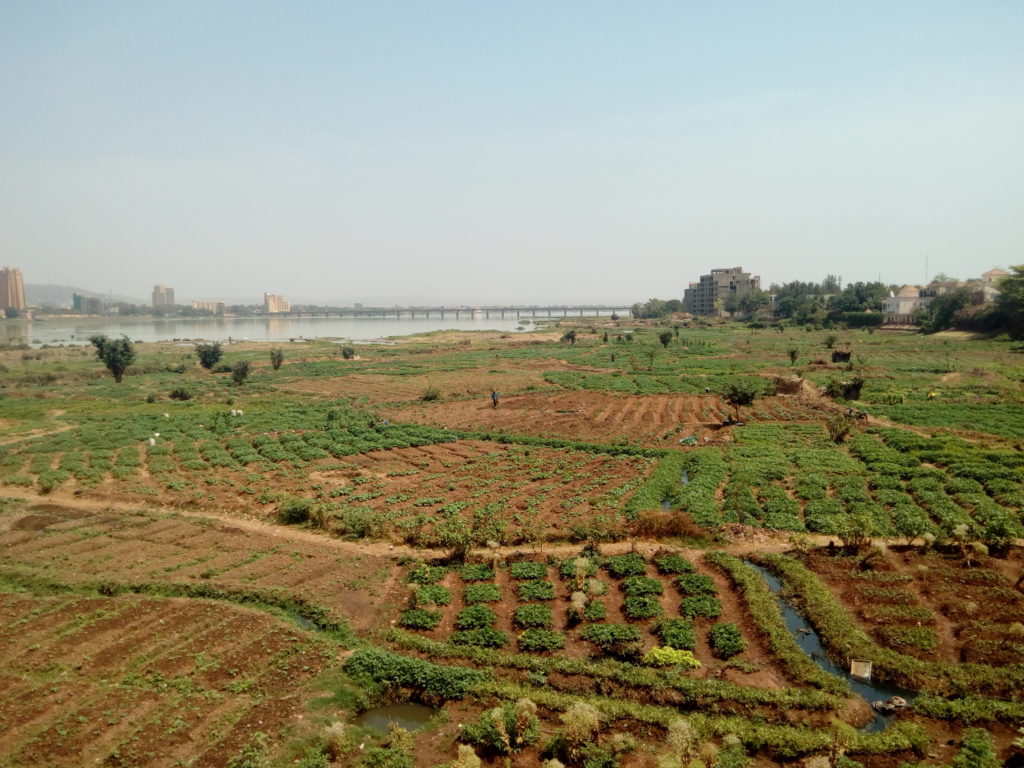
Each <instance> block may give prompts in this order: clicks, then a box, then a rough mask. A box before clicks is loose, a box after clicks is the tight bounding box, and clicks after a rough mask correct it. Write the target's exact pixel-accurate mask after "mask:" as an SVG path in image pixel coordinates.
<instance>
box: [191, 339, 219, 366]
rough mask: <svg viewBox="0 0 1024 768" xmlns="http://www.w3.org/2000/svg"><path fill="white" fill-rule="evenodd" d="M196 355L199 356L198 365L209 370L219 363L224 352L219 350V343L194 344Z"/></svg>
mask: <svg viewBox="0 0 1024 768" xmlns="http://www.w3.org/2000/svg"><path fill="white" fill-rule="evenodd" d="M196 354H197V355H198V356H199V364H200V365H201V366H203V368H205V369H206V370H210V369H211V368H213V366H215V365H216V364H217V363H219V362H220V359H221V358H222V357H223V356H224V350H223V349H221V346H220V342H216V341H215V342H213V343H212V344H196Z"/></svg>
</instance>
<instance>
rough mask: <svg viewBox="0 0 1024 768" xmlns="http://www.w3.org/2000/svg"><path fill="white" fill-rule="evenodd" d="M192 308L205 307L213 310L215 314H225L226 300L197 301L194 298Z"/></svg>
mask: <svg viewBox="0 0 1024 768" xmlns="http://www.w3.org/2000/svg"><path fill="white" fill-rule="evenodd" d="M192 309H205V310H206V311H207V312H212V313H213V314H215V315H223V314H224V302H223V301H196V300H195V299H193V300H192Z"/></svg>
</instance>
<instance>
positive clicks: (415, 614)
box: [399, 608, 441, 629]
mask: <svg viewBox="0 0 1024 768" xmlns="http://www.w3.org/2000/svg"><path fill="white" fill-rule="evenodd" d="M440 623H441V612H440V611H426V610H423V609H422V608H413V609H412V610H411V611H405V612H403V613H402V618H401V619H400V620H399V624H401V625H402V626H403V627H409V628H410V629H433V628H434V627H436V626H437V625H438V624H440Z"/></svg>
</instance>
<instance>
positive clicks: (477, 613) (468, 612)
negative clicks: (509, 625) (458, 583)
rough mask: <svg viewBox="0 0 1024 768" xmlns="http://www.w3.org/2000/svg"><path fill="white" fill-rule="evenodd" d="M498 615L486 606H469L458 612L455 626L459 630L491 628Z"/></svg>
mask: <svg viewBox="0 0 1024 768" xmlns="http://www.w3.org/2000/svg"><path fill="white" fill-rule="evenodd" d="M497 619H498V615H497V614H496V613H495V612H494V611H493V610H492V609H491V608H489V607H488V606H486V605H470V606H468V607H466V608H463V609H462V610H461V611H459V615H458V616H456V617H455V626H456V627H458V628H459V629H483V628H486V627H493V626H494V622H495V621H497Z"/></svg>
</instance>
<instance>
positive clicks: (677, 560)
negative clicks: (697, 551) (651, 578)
mask: <svg viewBox="0 0 1024 768" xmlns="http://www.w3.org/2000/svg"><path fill="white" fill-rule="evenodd" d="M654 564H655V565H657V566H658V570H659V571H660V572H661V573H665V574H673V573H693V572H694V571H695V570H696V569H695V568H694V566H693V563H691V562H690V561H689V560H687V559H686V558H685V557H682V556H681V555H665V556H664V557H659V558H658V559H656V560H655V561H654Z"/></svg>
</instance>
